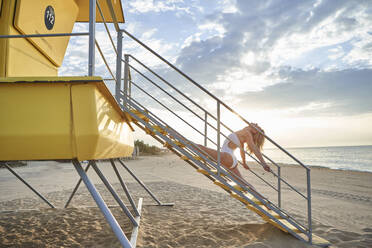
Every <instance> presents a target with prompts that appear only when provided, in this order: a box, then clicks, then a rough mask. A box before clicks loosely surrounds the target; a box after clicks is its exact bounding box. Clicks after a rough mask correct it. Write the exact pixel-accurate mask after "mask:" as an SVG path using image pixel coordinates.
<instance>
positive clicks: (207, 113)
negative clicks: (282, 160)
mask: <svg viewBox="0 0 372 248" xmlns="http://www.w3.org/2000/svg"><path fill="white" fill-rule="evenodd" d="M121 31H122V32H124V33H125V34H127V35H128V34H129V33H128V32H127V31H125V30H121ZM129 36H130V37H131V38H134V39H135V40H136V41H137V42H138V43H140V44H141V45H142V46H144V47H145V48H147V49H148V50H149V51H150V52H152V53H153V54H154V55H155V56H157V57H158V58H159V59H161V60H162V61H163V62H165V63H166V64H168V65H169V66H170V67H172V68H173V69H174V70H176V71H177V72H178V73H180V74H181V75H183V76H184V77H185V78H186V79H188V80H189V81H191V82H192V83H194V85H196V86H197V87H199V88H200V89H201V90H203V91H204V92H205V89H204V88H203V87H202V86H200V85H199V84H197V83H196V82H195V81H193V80H192V79H191V78H189V77H188V76H187V75H185V74H184V73H183V72H182V71H180V70H179V69H178V68H176V67H175V66H174V65H172V64H171V63H169V62H168V61H167V60H165V59H164V58H162V57H161V56H160V55H158V54H157V53H156V52H154V51H153V50H151V49H150V48H149V47H148V46H146V45H145V44H144V43H142V42H140V41H139V40H138V39H136V38H135V37H134V36H131V35H130V34H129ZM129 56H130V57H131V58H132V59H134V60H135V61H136V62H137V63H139V64H140V65H142V66H143V67H144V68H146V69H147V70H148V71H150V72H151V73H152V74H153V75H155V76H157V77H158V78H160V79H161V80H162V81H163V82H165V83H166V84H167V85H169V86H170V87H172V89H175V87H173V85H171V84H170V83H169V82H167V81H166V80H164V79H163V78H162V77H160V76H159V75H158V74H157V73H155V72H154V71H152V70H151V69H150V68H148V67H147V66H145V65H144V64H143V63H142V62H140V61H139V60H138V59H136V58H135V57H134V56H131V55H129ZM122 61H123V60H122ZM123 62H125V61H123ZM128 67H129V66H128ZM132 69H133V68H132ZM136 71H137V72H138V73H140V72H139V71H138V70H136ZM140 74H142V75H143V76H144V74H143V73H140ZM145 78H147V77H146V76H145ZM175 90H176V91H177V92H178V93H179V94H181V95H182V96H184V97H185V98H186V99H188V100H189V101H190V102H192V103H194V105H196V106H198V107H199V108H200V109H202V110H203V111H205V113H206V115H210V116H211V117H212V118H214V119H216V118H215V117H214V116H213V115H211V114H210V113H209V112H208V111H207V110H205V109H204V108H202V107H201V106H200V105H198V104H197V103H195V101H193V100H192V99H189V98H188V97H187V96H186V95H185V94H183V93H182V92H180V91H179V90H178V89H175ZM205 93H207V94H208V95H210V96H211V97H212V98H214V99H215V100H216V101H217V106H218V107H217V108H218V109H219V106H220V105H223V106H224V107H226V108H227V109H228V110H229V111H230V112H232V113H234V114H235V115H237V116H238V117H239V118H240V119H242V120H243V121H244V122H245V123H247V124H248V125H250V123H249V122H248V121H246V120H245V119H244V118H242V117H241V116H240V115H239V114H237V113H236V112H235V111H234V110H233V109H231V108H230V107H229V106H227V105H226V104H224V103H223V102H222V101H220V100H219V99H216V97H215V96H213V95H212V94H211V93H210V92H205ZM172 98H173V97H172ZM177 102H179V101H178V100H177ZM179 103H180V102H179ZM182 105H183V106H184V104H182ZM188 109H189V108H188ZM189 110H190V109H189ZM191 112H192V113H193V114H194V115H195V116H197V117H198V118H199V119H201V120H202V121H204V122H205V123H206V126H207V125H209V126H211V125H210V123H209V122H207V120H203V119H202V118H201V117H200V116H199V115H197V114H196V113H195V112H194V111H191ZM219 114H220V112H218V113H217V115H218V116H219ZM217 125H218V130H217V135H218V136H217V139H219V137H220V135H221V132H220V128H219V125H221V122H220V118H217ZM212 127H213V126H212ZM213 128H214V127H213ZM214 129H215V128H214ZM227 129H229V128H228V127H227ZM256 130H257V131H258V132H260V133H262V132H261V131H260V130H258V129H256ZM262 134H263V135H264V136H265V138H266V139H268V140H269V141H270V142H271V143H273V144H274V145H275V146H277V147H278V148H279V149H280V150H282V151H283V152H285V153H286V154H287V155H288V156H290V157H291V158H292V159H294V160H295V161H296V162H297V163H298V164H300V165H301V166H302V167H303V168H305V169H306V170H307V172H309V171H310V169H309V168H308V167H307V166H305V165H303V164H302V163H301V162H300V161H298V160H297V159H296V158H295V157H294V156H292V155H291V154H289V153H288V152H287V151H286V150H285V149H284V148H282V147H281V146H279V145H278V144H277V143H275V142H274V141H273V140H272V139H270V138H269V137H268V136H266V135H265V134H264V133H262ZM222 135H223V134H222ZM218 141H219V140H218ZM217 143H218V144H217V147H218V150H219V144H220V143H219V142H217ZM218 154H220V152H218ZM246 154H247V153H246ZM248 155H249V154H248ZM263 156H264V158H266V159H268V160H269V161H270V162H272V164H274V165H276V166H277V167H278V174H275V173H274V172H273V171H271V173H272V174H273V175H274V176H277V177H278V190H277V191H278V192H279V190H280V182H281V181H283V182H284V183H285V184H286V185H288V186H289V187H290V188H291V189H292V190H294V191H295V192H296V193H298V194H299V195H301V196H302V197H304V198H305V199H306V200H307V202H308V209H310V208H311V193H310V192H311V191H310V188H309V180H310V176H309V173H307V174H308V176H307V184H308V190H307V191H308V196H305V195H303V194H302V193H301V192H299V191H298V190H297V189H295V188H294V187H293V186H292V185H290V184H289V183H287V182H286V181H285V180H283V179H282V178H281V175H280V166H279V165H278V164H276V163H275V162H274V161H273V160H271V159H270V158H269V157H268V156H266V155H264V154H263ZM251 157H252V156H251ZM254 160H255V161H256V162H258V163H259V164H261V163H260V162H259V161H257V159H255V158H254ZM218 161H219V159H218ZM218 164H219V163H218ZM280 199H281V195H280V193H278V202H279V205H281V203H280ZM308 219H309V221H308V223H309V225H310V224H311V214H310V211H308ZM309 229H310V228H309ZM309 239H310V237H309Z"/></svg>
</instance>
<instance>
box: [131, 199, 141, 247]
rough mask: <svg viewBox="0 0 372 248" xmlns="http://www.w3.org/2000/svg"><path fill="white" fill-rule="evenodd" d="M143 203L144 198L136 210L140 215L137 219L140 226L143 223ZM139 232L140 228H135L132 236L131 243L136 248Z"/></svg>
mask: <svg viewBox="0 0 372 248" xmlns="http://www.w3.org/2000/svg"><path fill="white" fill-rule="evenodd" d="M142 202H143V198H139V200H138V209H137V208H136V210H137V211H138V213H139V215H138V216H137V217H136V221H137V223H138V225H139V224H140V221H141V211H142ZM138 231H139V226H135V227H133V230H132V235H131V236H130V243H131V245H132V246H133V247H136V245H137V236H138Z"/></svg>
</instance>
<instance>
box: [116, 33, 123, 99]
mask: <svg viewBox="0 0 372 248" xmlns="http://www.w3.org/2000/svg"><path fill="white" fill-rule="evenodd" d="M117 49H118V54H117V56H116V85H115V98H116V101H117V102H118V103H119V104H120V103H121V102H120V90H121V59H122V54H123V32H121V31H118V37H117Z"/></svg>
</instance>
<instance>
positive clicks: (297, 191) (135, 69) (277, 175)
mask: <svg viewBox="0 0 372 248" xmlns="http://www.w3.org/2000/svg"><path fill="white" fill-rule="evenodd" d="M128 56H129V57H131V58H133V59H134V60H135V61H136V62H137V63H139V64H140V65H142V66H143V67H144V68H145V69H147V70H148V71H149V72H151V73H152V74H154V75H155V76H156V77H158V78H159V79H161V80H162V81H163V82H165V83H166V84H167V85H169V86H170V87H171V88H172V89H174V90H176V91H177V92H179V93H180V94H182V96H184V97H185V98H186V99H188V100H190V101H191V102H193V103H194V101H193V100H191V99H190V98H189V97H188V96H186V95H185V94H184V93H182V92H180V91H179V90H178V89H177V88H176V87H174V86H173V85H171V84H170V83H169V82H168V81H167V80H165V79H164V78H162V77H161V76H160V75H158V74H157V73H155V72H154V71H153V70H151V69H150V68H148V67H147V66H146V65H144V64H143V63H142V62H140V61H139V60H138V59H137V58H135V57H134V56H132V55H128ZM123 62H124V63H127V62H126V61H124V60H123ZM128 66H129V67H130V68H132V69H133V70H134V71H135V72H137V73H138V74H140V75H141V76H142V77H144V78H145V79H146V80H148V81H149V82H150V83H151V84H153V85H155V86H156V87H157V88H159V89H161V90H162V91H163V92H164V93H165V94H167V95H168V96H170V97H171V98H172V99H173V100H175V101H177V102H178V103H179V104H180V105H182V106H183V107H184V108H186V109H187V110H189V111H190V112H191V113H193V114H194V115H195V116H197V117H198V118H199V119H200V120H202V121H204V120H203V119H202V118H201V117H200V116H199V115H198V114H196V113H195V112H194V111H192V110H191V109H190V108H188V107H187V106H186V105H184V104H183V103H181V102H180V101H179V100H178V99H176V98H175V97H174V96H172V95H171V94H169V93H168V92H167V91H165V90H164V89H163V88H161V87H160V86H159V85H157V84H156V83H155V82H153V81H152V80H151V79H150V78H149V77H147V76H146V75H144V74H143V73H142V72H140V71H139V70H138V69H137V68H135V67H134V66H132V65H130V64H129V63H128ZM195 104H196V105H197V103H195ZM197 106H198V107H199V108H200V109H202V110H204V111H205V112H206V113H208V114H209V115H210V116H211V117H214V116H213V115H212V114H210V113H209V112H208V111H207V110H205V109H204V108H203V107H201V106H199V105H197ZM206 123H207V125H209V126H210V127H212V128H213V129H214V130H215V131H217V129H216V128H215V127H214V126H212V125H211V124H210V123H209V122H206ZM221 124H223V123H222V122H221ZM223 125H224V126H225V124H223ZM226 128H227V129H228V130H229V131H231V132H232V130H231V129H230V128H229V127H227V126H226ZM193 129H194V130H196V129H195V128H194V127H193ZM197 132H198V133H199V134H201V132H200V131H198V130H197ZM220 133H221V135H222V136H224V137H225V138H228V136H227V135H226V134H224V133H223V132H220ZM201 135H202V134H201ZM207 139H208V140H209V141H211V142H212V143H213V144H214V145H217V144H216V143H215V142H214V141H212V140H211V139H210V138H207ZM245 154H246V155H248V156H249V157H251V158H252V159H253V160H255V161H256V162H257V163H258V164H261V162H260V161H258V160H257V159H256V158H255V157H253V156H252V155H251V154H249V153H247V152H246V151H245ZM262 155H263V157H265V158H266V159H268V160H269V161H270V162H271V163H272V164H274V165H275V166H277V167H278V168H280V166H279V165H278V164H277V163H275V162H274V161H273V160H272V159H270V158H269V157H268V156H266V155H265V154H264V153H262ZM249 171H250V172H251V173H253V174H254V175H255V176H257V177H259V178H260V179H261V180H263V179H262V177H260V176H259V175H258V174H257V173H255V172H254V171H252V170H249ZM271 173H272V174H273V175H274V176H275V177H278V179H279V180H280V181H282V182H284V183H285V184H286V185H287V186H288V187H290V188H291V189H293V190H294V191H295V192H296V193H298V194H299V195H301V196H302V197H304V198H305V199H307V197H306V196H305V195H304V194H302V193H301V192H299V190H297V189H296V188H295V187H293V186H292V185H291V184H289V183H288V182H287V181H285V180H284V179H283V178H281V177H280V175H279V173H278V174H276V173H275V172H274V171H271ZM263 181H265V180H263ZM265 182H266V181H265Z"/></svg>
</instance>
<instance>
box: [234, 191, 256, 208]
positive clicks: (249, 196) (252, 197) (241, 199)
mask: <svg viewBox="0 0 372 248" xmlns="http://www.w3.org/2000/svg"><path fill="white" fill-rule="evenodd" d="M244 195H245V197H247V198H248V199H250V200H252V201H253V202H254V203H256V204H257V205H263V203H262V202H261V201H260V200H258V199H257V198H256V197H254V196H253V195H251V194H249V193H244ZM230 196H231V197H234V198H235V199H237V200H239V201H241V202H242V203H244V204H246V205H249V206H252V205H251V204H250V202H249V201H248V200H246V199H244V198H243V197H241V196H240V195H238V194H237V193H235V192H231V193H230ZM247 207H248V206H247ZM252 207H253V206H252ZM248 208H249V207H248Z"/></svg>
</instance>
